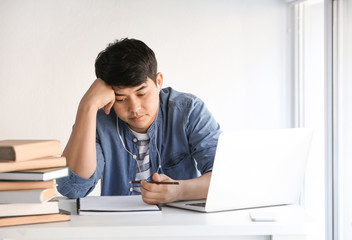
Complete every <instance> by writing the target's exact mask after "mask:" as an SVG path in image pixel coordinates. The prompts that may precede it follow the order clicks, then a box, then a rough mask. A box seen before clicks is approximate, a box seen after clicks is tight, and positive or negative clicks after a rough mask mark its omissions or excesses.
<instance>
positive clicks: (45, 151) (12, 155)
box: [0, 139, 62, 161]
mask: <svg viewBox="0 0 352 240" xmlns="http://www.w3.org/2000/svg"><path fill="white" fill-rule="evenodd" d="M61 154H62V147H61V143H60V141H58V140H17V139H16V140H2V141H0V161H26V160H31V159H36V158H42V157H47V156H55V155H61Z"/></svg>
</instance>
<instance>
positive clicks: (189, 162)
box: [57, 88, 221, 198]
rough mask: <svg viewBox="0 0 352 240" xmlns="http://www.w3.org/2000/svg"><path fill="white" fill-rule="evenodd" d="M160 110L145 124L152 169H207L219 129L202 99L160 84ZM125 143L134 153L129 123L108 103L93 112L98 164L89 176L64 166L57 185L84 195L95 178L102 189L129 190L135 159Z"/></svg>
mask: <svg viewBox="0 0 352 240" xmlns="http://www.w3.org/2000/svg"><path fill="white" fill-rule="evenodd" d="M159 98H160V102H159V111H158V115H157V118H156V120H155V121H154V122H153V124H152V125H151V126H150V128H149V129H148V132H147V133H148V135H149V137H150V143H149V144H150V145H149V156H150V162H151V165H152V169H153V172H157V170H158V167H159V161H160V160H159V156H158V151H159V154H160V159H161V168H160V170H159V173H163V174H165V175H167V176H169V177H171V178H172V179H175V180H183V179H192V178H196V177H198V176H199V174H205V173H207V172H209V171H211V170H212V167H213V162H214V156H215V150H216V146H217V142H218V137H219V134H220V132H221V130H220V126H219V124H218V123H217V122H216V121H215V119H214V118H213V116H212V115H211V113H210V112H209V111H208V109H207V108H206V106H205V104H204V103H203V102H202V101H201V100H200V99H199V98H197V97H195V96H194V95H192V94H187V93H180V92H177V91H175V90H173V89H172V88H164V89H162V90H161V91H160V94H159ZM117 121H119V123H118V126H119V131H120V135H121V139H122V141H123V142H124V144H125V147H126V149H127V150H128V151H130V152H131V153H132V154H135V155H137V154H138V150H137V144H136V143H135V142H134V139H135V136H134V135H133V133H132V132H131V130H130V129H129V128H128V125H127V124H126V123H125V122H124V121H122V120H120V119H119V118H117V115H116V113H115V111H114V110H113V109H111V112H110V114H109V115H106V114H105V112H104V111H103V110H102V109H100V110H99V111H98V113H97V126H96V150H97V168H96V170H95V172H94V173H93V175H92V176H91V177H90V178H89V179H86V178H82V177H80V176H78V175H77V174H76V173H74V172H73V171H72V170H69V172H70V174H69V176H68V177H65V178H60V179H57V183H58V191H59V192H60V193H61V194H62V195H64V196H67V197H69V198H80V197H85V196H86V195H87V194H89V193H90V192H91V191H92V190H93V189H94V187H95V185H96V184H97V182H98V181H99V179H100V178H101V179H102V183H101V195H102V196H104V195H131V194H133V185H132V184H130V183H129V181H133V180H135V176H136V171H137V163H136V160H135V159H133V157H132V156H131V155H130V153H128V152H127V151H126V150H125V149H124V147H123V144H122V142H121V139H120V137H119V135H118V132H117Z"/></svg>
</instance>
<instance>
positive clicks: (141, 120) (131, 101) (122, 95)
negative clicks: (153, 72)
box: [113, 73, 162, 133]
mask: <svg viewBox="0 0 352 240" xmlns="http://www.w3.org/2000/svg"><path fill="white" fill-rule="evenodd" d="M160 79H161V80H160ZM157 82H158V83H159V86H161V84H162V75H161V74H160V73H158V76H157ZM113 89H114V91H115V96H116V101H115V104H114V110H115V112H116V114H117V116H118V117H119V118H120V119H121V120H123V121H125V122H126V123H127V124H128V125H129V127H130V128H131V129H132V130H133V131H136V132H139V133H146V132H147V130H148V129H149V127H150V125H152V123H153V122H154V120H155V118H156V116H157V114H158V109H159V89H158V87H157V86H156V85H155V83H154V82H153V80H151V79H150V78H147V81H146V82H145V83H143V84H141V85H139V86H137V87H125V88H124V87H119V86H114V87H113Z"/></svg>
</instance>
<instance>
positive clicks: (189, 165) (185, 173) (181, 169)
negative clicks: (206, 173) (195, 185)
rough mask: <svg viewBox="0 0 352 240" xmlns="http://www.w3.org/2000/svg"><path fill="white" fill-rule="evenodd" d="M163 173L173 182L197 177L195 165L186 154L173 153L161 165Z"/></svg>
mask: <svg viewBox="0 0 352 240" xmlns="http://www.w3.org/2000/svg"><path fill="white" fill-rule="evenodd" d="M163 170H164V173H165V174H166V175H167V176H169V177H171V178H172V179H175V180H181V179H191V178H195V177H198V174H197V170H196V166H195V163H194V161H193V159H192V157H191V156H190V155H189V154H188V153H173V154H171V155H170V157H169V158H168V159H167V161H166V162H165V164H164V165H163Z"/></svg>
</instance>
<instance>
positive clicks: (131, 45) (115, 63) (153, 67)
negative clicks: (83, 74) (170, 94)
mask: <svg viewBox="0 0 352 240" xmlns="http://www.w3.org/2000/svg"><path fill="white" fill-rule="evenodd" d="M95 74H96V76H97V78H101V79H102V80H103V81H105V82H106V83H107V84H108V85H110V86H123V87H136V86H139V85H141V84H143V83H145V82H146V81H147V77H149V78H150V79H152V80H153V81H154V83H155V84H156V74H157V61H156V58H155V54H154V52H153V50H151V49H150V48H149V47H148V46H147V45H146V44H145V43H144V42H142V41H140V40H137V39H128V38H123V39H121V40H116V41H115V42H113V43H110V44H109V45H108V46H107V47H106V48H105V49H104V50H103V51H101V52H100V53H99V54H98V56H97V58H96V60H95Z"/></svg>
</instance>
